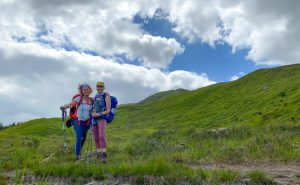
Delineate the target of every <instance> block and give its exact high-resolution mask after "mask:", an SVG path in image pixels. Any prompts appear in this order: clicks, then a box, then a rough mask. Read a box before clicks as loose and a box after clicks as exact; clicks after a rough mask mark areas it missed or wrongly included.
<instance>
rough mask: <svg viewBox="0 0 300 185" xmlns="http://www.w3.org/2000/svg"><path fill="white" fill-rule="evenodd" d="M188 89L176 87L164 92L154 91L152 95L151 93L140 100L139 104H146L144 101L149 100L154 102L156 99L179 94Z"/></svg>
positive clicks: (147, 101) (148, 101)
mask: <svg viewBox="0 0 300 185" xmlns="http://www.w3.org/2000/svg"><path fill="white" fill-rule="evenodd" d="M187 91H188V90H186V89H176V90H169V91H164V92H159V93H156V94H154V95H151V96H149V97H147V98H145V99H144V100H142V101H140V102H139V103H140V104H146V103H151V102H156V101H160V100H162V99H164V98H167V97H169V96H174V95H176V94H181V93H184V92H187Z"/></svg>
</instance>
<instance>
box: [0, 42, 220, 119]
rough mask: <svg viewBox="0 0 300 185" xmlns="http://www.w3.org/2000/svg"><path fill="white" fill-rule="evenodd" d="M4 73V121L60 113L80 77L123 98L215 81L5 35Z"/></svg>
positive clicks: (0, 60) (0, 64) (0, 46)
mask: <svg viewBox="0 0 300 185" xmlns="http://www.w3.org/2000/svg"><path fill="white" fill-rule="evenodd" d="M10 51H13V53H11V52H10ZM16 66H17V67H16ZM0 74H1V75H0V85H1V87H2V88H1V91H0V95H1V97H0V104H2V105H9V106H5V107H2V108H1V112H0V122H3V123H11V122H13V121H23V120H26V119H31V118H36V117H54V116H59V109H58V108H59V106H60V105H62V104H65V103H67V102H69V101H70V100H71V97H72V96H73V95H74V94H75V93H76V91H77V85H78V83H80V82H87V83H89V84H91V85H93V86H94V85H95V84H96V82H97V81H99V80H103V81H105V82H106V84H107V85H106V86H107V90H108V92H110V93H111V94H112V95H115V96H117V97H118V99H119V101H120V103H129V102H137V101H139V100H141V99H143V98H145V97H146V96H149V95H151V94H153V93H156V92H158V91H165V90H170V89H176V88H180V87H181V88H182V87H183V88H186V89H196V88H199V87H202V86H206V85H210V84H213V83H215V82H213V81H210V80H209V79H208V77H207V76H206V75H205V74H196V73H191V72H187V71H173V72H169V73H167V72H162V71H161V70H159V69H155V68H153V69H148V68H145V67H143V66H136V65H131V64H121V63H117V62H115V61H112V60H107V59H104V58H102V57H99V56H92V55H88V54H84V53H79V52H74V51H65V50H57V49H53V48H48V47H45V46H42V45H40V44H38V43H12V42H7V41H0Z"/></svg>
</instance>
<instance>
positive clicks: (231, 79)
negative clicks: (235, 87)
mask: <svg viewBox="0 0 300 185" xmlns="http://www.w3.org/2000/svg"><path fill="white" fill-rule="evenodd" d="M245 75H246V73H244V72H240V73H239V74H238V75H234V76H232V77H231V78H230V80H229V81H234V80H238V79H239V78H241V77H243V76H245Z"/></svg>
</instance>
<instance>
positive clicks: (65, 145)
mask: <svg viewBox="0 0 300 185" xmlns="http://www.w3.org/2000/svg"><path fill="white" fill-rule="evenodd" d="M61 115H62V116H61V121H62V127H63V132H64V159H66V153H67V139H66V127H65V116H66V115H67V111H66V110H62V111H61Z"/></svg>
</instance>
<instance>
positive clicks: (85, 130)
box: [80, 122, 90, 148]
mask: <svg viewBox="0 0 300 185" xmlns="http://www.w3.org/2000/svg"><path fill="white" fill-rule="evenodd" d="M89 128H90V125H86V122H85V123H84V126H83V132H82V138H81V143H80V146H81V148H82V147H83V145H84V142H85V140H86V134H87V132H88V130H89Z"/></svg>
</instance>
